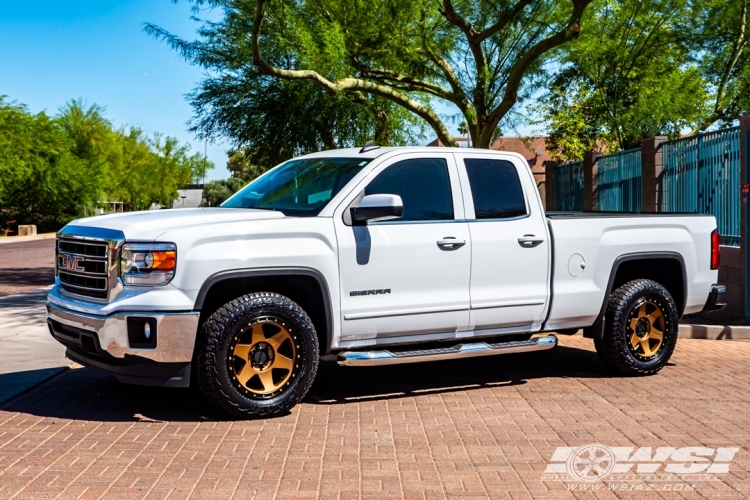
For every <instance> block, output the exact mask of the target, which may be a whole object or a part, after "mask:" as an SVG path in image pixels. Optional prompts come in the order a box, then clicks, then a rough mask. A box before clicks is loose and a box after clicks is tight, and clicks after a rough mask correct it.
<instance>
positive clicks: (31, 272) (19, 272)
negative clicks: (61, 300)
mask: <svg viewBox="0 0 750 500" xmlns="http://www.w3.org/2000/svg"><path fill="white" fill-rule="evenodd" d="M54 282H55V268H54V267H50V266H47V267H14V268H13V269H3V272H2V273H0V285H25V286H46V285H51V284H52V283H54Z"/></svg>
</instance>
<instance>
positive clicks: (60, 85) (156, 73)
mask: <svg viewBox="0 0 750 500" xmlns="http://www.w3.org/2000/svg"><path fill="white" fill-rule="evenodd" d="M191 15H192V12H191V4H190V3H189V2H187V1H186V0H181V1H180V2H178V3H177V4H175V3H172V1H171V0H117V1H112V0H67V1H61V0H57V1H51V0H36V1H33V0H26V1H23V2H8V1H6V2H3V5H2V14H0V95H3V94H5V95H7V96H8V97H9V99H10V100H12V101H13V100H15V101H18V102H20V103H23V104H26V105H28V106H29V108H30V109H31V111H32V112H35V113H36V112H39V111H46V112H47V113H49V114H55V113H56V112H57V110H58V108H60V106H62V105H63V104H64V103H65V102H66V101H68V100H69V99H72V98H78V97H82V98H84V99H87V100H88V102H95V103H97V104H100V105H103V106H105V107H106V108H107V117H108V118H109V119H110V120H111V121H112V122H113V123H114V124H115V126H117V127H120V126H123V125H128V126H134V127H140V128H142V129H144V130H145V131H146V132H147V133H148V134H149V135H150V134H152V133H154V132H162V133H165V134H168V135H171V136H175V137H177V138H179V139H180V140H181V141H183V142H189V143H190V144H191V145H192V147H193V150H194V151H201V152H202V151H203V150H204V147H205V145H204V144H203V143H202V142H198V141H197V140H196V139H195V137H194V136H193V135H192V134H190V133H189V132H188V131H187V125H186V123H187V121H188V120H189V119H190V117H191V116H192V109H191V107H190V105H189V104H188V103H187V102H186V101H185V98H184V96H185V94H186V93H188V92H190V91H191V90H192V89H193V88H195V86H196V85H197V83H198V82H199V81H200V79H201V77H202V71H201V70H200V69H199V68H196V67H193V66H190V65H189V64H187V63H186V62H185V61H184V60H182V59H180V58H179V57H178V56H177V54H176V53H175V52H173V51H172V50H171V49H169V47H167V45H166V44H164V43H162V42H159V41H156V40H154V39H152V38H150V37H149V36H147V35H145V34H144V33H143V23H144V22H153V23H156V24H158V25H160V26H162V27H164V28H166V29H167V30H169V31H171V32H172V33H175V34H177V35H180V36H182V37H185V38H192V37H193V36H194V34H195V30H196V29H197V28H198V24H197V23H196V22H194V21H192V20H191V19H190V17H191ZM217 15H218V13H211V12H204V13H202V14H200V16H202V17H213V18H215V17H216V16H217ZM436 110H437V111H438V112H439V113H441V114H446V113H447V114H453V113H456V112H457V110H454V109H450V108H448V107H447V106H441V105H438V106H437V107H436ZM450 128H451V129H453V130H454V132H455V125H454V124H451V125H450ZM427 136H428V139H427V141H425V142H428V141H429V140H431V139H432V138H433V137H434V135H433V134H432V133H431V131H429V130H428V132H427ZM227 148H228V145H226V144H210V143H209V144H208V149H207V152H208V157H209V159H210V160H211V161H213V162H214V164H215V165H216V168H215V169H214V170H213V171H211V173H210V174H209V176H208V178H207V180H210V179H223V178H226V177H228V176H229V172H228V171H227V169H226V154H225V152H226V149H227Z"/></svg>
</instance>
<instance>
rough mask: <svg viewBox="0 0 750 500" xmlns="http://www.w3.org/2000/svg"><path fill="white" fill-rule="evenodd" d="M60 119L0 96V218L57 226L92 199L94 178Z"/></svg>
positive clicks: (77, 212)
mask: <svg viewBox="0 0 750 500" xmlns="http://www.w3.org/2000/svg"><path fill="white" fill-rule="evenodd" d="M74 147H75V144H74V142H73V141H72V140H71V139H70V138H69V137H68V136H67V135H66V134H65V131H64V129H63V128H62V126H61V124H60V122H59V121H58V120H55V119H54V118H50V117H49V116H47V115H46V114H45V113H39V114H37V115H32V114H31V113H30V112H29V111H28V109H27V108H26V107H25V106H23V105H19V104H16V103H12V102H8V101H6V100H5V99H0V179H2V182H0V222H5V221H7V220H11V219H15V220H17V221H18V223H20V224H36V225H37V226H38V227H39V228H40V229H46V228H51V227H58V226H60V225H61V224H64V223H65V222H67V221H68V220H70V219H72V218H74V217H76V216H78V215H80V214H81V209H82V207H83V206H84V205H87V204H91V203H93V202H94V201H95V200H96V194H97V188H98V185H97V180H96V178H95V176H92V173H93V172H91V170H90V169H89V165H88V164H87V163H86V162H85V161H84V160H82V159H81V158H79V157H77V156H75V154H74V153H73V149H74Z"/></svg>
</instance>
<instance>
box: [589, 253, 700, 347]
mask: <svg viewBox="0 0 750 500" xmlns="http://www.w3.org/2000/svg"><path fill="white" fill-rule="evenodd" d="M646 259H673V260H677V261H678V262H679V263H680V268H681V269H682V284H683V295H684V297H683V301H682V308H681V309H680V310H679V311H678V312H679V314H680V317H682V314H683V313H684V311H685V303H686V302H687V297H688V281H687V272H686V271H685V259H683V258H682V255H680V254H679V253H677V252H638V253H628V254H625V255H620V256H619V257H617V258H616V259H615V262H614V264H612V270H611V271H610V274H609V281H608V282H607V290H606V292H605V294H604V300H603V301H602V308H601V310H600V311H599V316H597V318H596V321H594V323H593V324H592V325H591V326H589V327H587V328H584V329H583V336H584V337H586V338H593V339H601V338H603V337H604V314H605V313H606V312H607V304H608V303H609V296H610V295H611V294H612V287H613V286H614V283H615V277H616V276H617V271H618V269H619V268H620V265H621V264H622V263H623V262H629V261H632V260H646Z"/></svg>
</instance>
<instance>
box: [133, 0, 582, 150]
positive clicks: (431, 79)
mask: <svg viewBox="0 0 750 500" xmlns="http://www.w3.org/2000/svg"><path fill="white" fill-rule="evenodd" d="M193 2H194V3H195V4H196V6H200V5H205V4H210V5H214V6H218V7H220V8H221V9H222V10H223V14H224V17H223V19H222V20H221V21H219V22H205V23H204V24H203V26H202V28H201V30H200V32H199V33H200V36H201V39H200V40H198V41H192V42H189V41H185V40H182V39H179V38H177V37H175V36H173V35H171V34H169V33H168V32H166V31H165V30H163V29H161V28H159V27H157V26H154V25H147V27H146V30H147V32H149V33H151V34H152V35H155V36H157V37H160V38H162V39H165V40H167V41H168V42H169V43H170V44H171V45H172V46H173V47H174V48H176V49H177V50H179V51H180V52H181V54H182V55H183V56H184V57H186V58H187V59H188V60H190V61H193V62H197V63H200V64H202V65H204V66H211V65H212V64H215V63H216V62H217V60H220V59H221V57H222V56H221V54H222V51H226V50H228V49H227V48H228V47H229V48H232V49H234V51H233V54H235V55H236V57H234V58H233V59H231V65H228V66H227V67H226V69H227V71H225V72H220V74H219V76H218V78H221V77H226V78H229V79H231V78H232V77H233V76H234V74H235V73H237V72H242V71H244V72H246V73H252V72H257V73H258V74H260V75H266V76H269V77H272V78H275V79H279V80H288V81H308V82H312V83H314V84H315V85H317V86H318V87H319V88H321V89H323V90H324V91H326V92H327V93H328V94H330V95H332V96H341V95H345V96H353V98H359V96H366V95H369V96H375V97H379V98H381V99H384V100H386V101H389V102H390V103H393V104H394V105H396V106H398V107H400V108H403V109H405V110H407V111H408V112H410V113H413V114H414V115H416V116H418V117H419V118H421V119H422V120H424V121H425V122H426V123H427V124H428V125H429V126H430V127H432V129H433V130H434V131H435V133H436V134H437V136H438V138H439V139H440V141H441V142H442V143H443V144H446V145H451V146H456V142H455V140H454V139H453V137H452V135H451V134H450V133H449V132H448V129H447V127H446V126H445V124H444V122H443V120H442V119H441V118H440V117H439V116H438V114H437V113H435V111H434V110H433V108H432V107H431V105H430V103H431V102H432V101H433V100H435V99H440V100H443V101H446V102H449V103H452V104H454V105H455V106H457V107H458V109H459V110H460V112H461V113H462V114H463V116H464V118H465V120H466V122H467V124H468V127H469V133H470V135H471V137H472V140H473V142H474V144H475V145H476V146H477V147H485V148H486V147H489V145H490V142H491V140H492V138H493V135H494V134H495V130H496V129H497V127H498V124H499V123H500V122H501V120H503V119H504V118H505V117H506V115H507V114H508V113H509V111H510V110H511V109H512V107H513V106H514V105H515V104H516V102H518V101H519V100H523V99H525V98H527V97H528V96H529V95H530V94H531V92H533V90H534V88H535V85H536V83H535V81H534V78H533V77H534V76H539V75H541V74H542V73H543V68H542V64H543V62H544V60H545V57H546V54H547V53H548V52H549V51H550V50H551V49H553V48H555V47H559V46H560V45H563V44H564V43H566V42H568V41H570V40H572V39H574V38H576V37H577V36H578V34H579V32H580V29H581V16H582V15H583V12H584V10H585V9H586V6H587V5H588V4H589V3H590V2H591V0H570V1H569V2H563V1H555V0H540V1H538V2H532V1H531V0H516V1H515V2H510V1H507V0H500V1H492V2H490V1H486V0H462V1H458V2H456V4H455V5H454V3H453V1H452V0H442V1H441V2H439V3H438V5H439V8H438V9H435V7H434V5H435V4H434V3H432V0H417V1H413V2H393V1H391V0H372V1H369V2H361V1H357V2H354V3H353V2H351V1H344V0H330V1H326V2H320V1H319V0H301V1H298V2H290V1H283V0H275V1H273V2H270V3H269V2H268V1H267V0H256V2H249V1H246V0H223V1H218V0H193ZM248 33H249V43H248ZM529 76H530V77H531V78H528V77H529ZM537 83H538V82H537Z"/></svg>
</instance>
